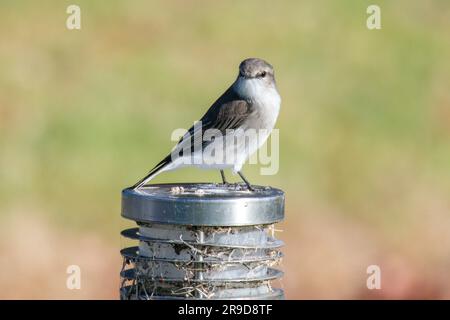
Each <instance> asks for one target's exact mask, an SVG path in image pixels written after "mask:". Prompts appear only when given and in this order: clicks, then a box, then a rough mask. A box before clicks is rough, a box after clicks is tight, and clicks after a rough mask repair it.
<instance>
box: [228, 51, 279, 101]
mask: <svg viewBox="0 0 450 320" xmlns="http://www.w3.org/2000/svg"><path fill="white" fill-rule="evenodd" d="M233 87H234V89H235V90H236V92H238V94H239V95H240V96H241V97H243V98H246V99H249V100H255V99H261V98H262V97H263V96H266V95H271V94H273V95H278V91H277V88H276V84H275V76H274V72H273V67H272V66H271V65H270V64H269V63H268V62H266V61H264V60H262V59H258V58H249V59H245V60H244V61H242V62H241V64H240V65H239V75H238V77H237V79H236V82H235V83H234V85H233Z"/></svg>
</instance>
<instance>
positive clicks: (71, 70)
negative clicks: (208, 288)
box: [0, 0, 450, 267]
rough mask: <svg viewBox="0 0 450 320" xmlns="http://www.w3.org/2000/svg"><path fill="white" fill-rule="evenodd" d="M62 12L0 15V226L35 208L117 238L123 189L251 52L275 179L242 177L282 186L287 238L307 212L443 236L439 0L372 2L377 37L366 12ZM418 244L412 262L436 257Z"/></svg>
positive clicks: (117, 7) (250, 4)
mask: <svg viewBox="0 0 450 320" xmlns="http://www.w3.org/2000/svg"><path fill="white" fill-rule="evenodd" d="M69 4H72V2H71V1H40V2H39V3H38V2H31V1H10V0H6V1H5V0H4V1H2V2H1V4H0V39H1V41H0V70H1V71H0V150H1V151H0V181H1V184H0V214H1V215H2V216H3V217H4V218H6V217H8V216H11V215H14V214H15V212H17V210H26V211H27V212H28V211H30V212H29V214H30V215H32V214H33V211H36V212H40V213H43V215H44V216H45V217H46V218H47V219H48V220H49V221H51V222H52V223H54V224H55V225H56V226H59V227H64V228H73V229H75V230H79V231H81V230H88V231H94V232H100V233H101V234H103V235H104V236H105V237H107V238H111V237H117V233H118V230H119V229H120V226H121V224H123V222H122V221H121V219H120V217H119V211H120V190H121V189H122V188H123V187H125V186H128V185H131V184H132V183H134V182H135V181H136V180H137V179H138V178H140V177H141V176H142V175H143V174H145V172H146V171H147V170H149V169H150V168H151V167H152V166H153V165H154V164H155V163H157V162H158V161H159V160H160V159H161V158H162V157H163V156H164V155H165V154H166V153H167V152H168V151H169V150H170V148H171V147H172V145H173V143H172V142H170V140H169V139H170V134H171V132H172V130H173V129H174V128H183V127H184V128H187V127H189V126H190V125H191V124H192V123H193V121H194V120H197V119H198V118H199V117H200V116H201V115H202V114H203V112H204V111H205V110H206V108H208V107H209V105H210V104H211V103H212V102H213V100H214V98H216V97H217V96H218V95H219V94H221V93H222V92H223V91H224V90H225V88H226V87H227V86H228V85H229V84H230V83H231V82H232V81H233V80H234V78H235V77H236V74H237V65H238V63H239V62H240V61H241V60H242V59H244V58H247V57H251V56H257V57H262V58H264V59H266V60H268V61H270V62H271V63H272V64H273V65H274V66H275V69H276V77H277V81H278V86H279V90H280V92H281V95H282V98H283V104H282V111H281V114H280V118H279V121H278V124H277V126H278V128H280V139H281V146H280V151H281V156H280V157H281V164H280V172H279V174H278V175H276V176H260V175H259V173H258V172H259V171H258V167H257V166H247V167H246V168H245V169H244V170H245V172H247V175H248V177H249V180H250V181H252V182H254V183H257V184H267V185H273V186H277V187H281V188H282V189H284V190H285V191H286V193H287V222H286V223H285V225H284V228H285V229H286V233H285V234H284V237H286V238H287V239H291V243H294V244H295V243H296V241H298V238H297V234H296V233H297V229H298V226H299V225H301V224H302V223H303V222H304V219H306V217H307V216H308V215H310V214H312V215H313V216H314V215H316V214H318V215H320V214H321V213H320V212H322V211H326V212H327V214H330V215H331V216H334V217H338V219H344V221H351V223H352V224H353V223H354V224H356V226H357V228H369V229H370V230H373V232H375V234H376V235H377V236H376V237H375V238H380V239H382V240H381V241H382V242H386V243H387V244H388V246H389V245H398V246H399V247H400V248H402V249H401V250H406V251H407V250H409V247H410V244H411V242H414V243H415V242H416V241H417V240H416V239H417V238H419V239H420V235H421V233H424V232H425V231H424V230H422V229H420V228H419V229H418V230H416V229H415V227H416V226H417V225H424V223H425V222H429V221H435V222H436V223H435V224H433V225H431V226H430V227H429V228H430V230H431V231H430V232H431V233H432V232H433V230H435V229H436V230H440V231H439V232H440V233H439V235H441V234H442V235H444V234H445V233H446V231H444V230H445V229H444V230H441V229H440V226H441V225H442V224H443V225H444V226H446V227H450V222H449V221H448V218H447V215H448V213H449V212H450V200H449V198H448V195H449V194H450V183H449V181H450V179H449V178H450V167H449V165H448V164H449V162H450V139H449V138H450V111H449V110H450V91H449V90H448V83H449V82H450V64H449V62H448V58H449V57H450V31H449V30H450V3H449V2H448V1H439V0H434V1H426V2H425V1H406V0H403V1H395V2H394V1H377V4H378V5H380V6H381V8H382V26H383V28H382V30H380V31H369V30H368V29H367V28H366V27H365V19H366V14H365V11H366V8H367V6H368V5H369V4H372V2H371V1H350V0H346V1H339V2H337V1H325V0H322V1H302V2H300V1H280V2H277V3H275V2H269V1H245V2H244V1H227V2H220V3H219V2H203V1H193V0H191V1H173V2H170V3H169V2H164V1H95V2H94V1H77V4H78V5H80V7H81V10H82V30H80V31H69V30H67V29H66V28H65V19H66V17H67V15H66V13H65V10H66V7H67V6H68V5H69ZM157 181H158V182H167V181H219V175H218V173H217V172H206V171H201V172H198V171H197V170H195V169H183V170H181V171H177V172H175V173H167V174H164V175H161V176H159V177H158V179H157ZM155 182H156V180H155ZM302 219H303V220H302ZM347 219H348V220H347ZM319 227H320V226H319ZM427 232H428V231H427ZM426 234H427V235H428V233H426ZM427 235H424V236H423V237H424V239H425V238H426V239H428V238H427V237H428V236H427ZM426 239H425V240H424V243H422V245H421V246H418V247H417V248H418V249H417V250H418V251H417V255H420V254H425V253H426V252H430V251H433V248H430V247H429V246H432V245H434V242H433V241H431V240H426ZM417 242H420V241H417ZM288 243H289V241H288ZM443 252H444V251H439V250H438V251H437V253H436V256H437V258H436V259H437V263H438V264H440V265H441V266H443V265H445V266H448V265H447V264H448V263H449V261H448V258H447V257H445V256H443V254H444V253H443ZM433 261H435V260H433ZM435 262H436V261H435ZM287 263H289V261H288V262H287ZM299 263H301V262H299ZM288 267H289V266H288Z"/></svg>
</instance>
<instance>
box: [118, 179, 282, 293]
mask: <svg viewBox="0 0 450 320" xmlns="http://www.w3.org/2000/svg"><path fill="white" fill-rule="evenodd" d="M122 216H123V217H124V218H127V219H131V220H133V221H135V222H136V223H137V225H138V227H137V228H131V229H127V230H124V231H122V235H123V236H124V237H127V238H131V239H135V240H138V241H139V246H137V247H129V248H125V249H123V250H122V251H121V253H122V256H123V258H124V266H123V269H122V271H121V277H122V286H121V289H120V297H121V299H283V298H284V293H283V291H282V290H281V289H274V288H272V285H271V282H272V281H273V280H275V279H278V278H280V277H281V276H282V272H281V271H279V270H278V269H276V268H274V267H275V266H276V265H278V264H279V263H280V261H281V258H282V253H281V251H280V248H281V247H282V245H283V243H282V242H281V241H280V240H277V239H275V238H274V237H273V235H272V234H271V233H270V232H269V231H270V229H271V228H272V227H273V225H274V224H275V223H277V222H279V221H281V220H283V218H284V193H283V192H282V191H281V190H279V189H275V188H271V187H256V191H255V192H251V191H247V190H246V189H245V187H242V185H236V184H229V185H223V184H160V185H152V186H150V187H146V188H143V189H139V190H131V189H125V190H123V192H122Z"/></svg>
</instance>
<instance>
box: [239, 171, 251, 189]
mask: <svg viewBox="0 0 450 320" xmlns="http://www.w3.org/2000/svg"><path fill="white" fill-rule="evenodd" d="M237 173H238V174H239V176H240V177H241V179H242V180H244V182H245V184H246V185H247V188H248V190H250V191H255V189H253V187H252V185H251V184H250V182H248V180H247V179H245V177H244V175H243V174H242V172H240V171H238V172H237Z"/></svg>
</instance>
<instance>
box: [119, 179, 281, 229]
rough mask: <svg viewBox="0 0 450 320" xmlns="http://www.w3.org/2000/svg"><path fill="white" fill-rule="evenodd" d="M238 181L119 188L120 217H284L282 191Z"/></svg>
mask: <svg viewBox="0 0 450 320" xmlns="http://www.w3.org/2000/svg"><path fill="white" fill-rule="evenodd" d="M254 188H255V191H248V190H247V189H246V187H245V186H244V185H240V184H226V185H224V184H214V183H182V184H155V185H151V186H148V187H143V188H140V189H137V190H133V189H129V188H128V189H124V190H123V191H122V216H123V217H124V218H127V219H131V220H134V221H137V222H144V223H168V224H179V225H192V226H221V227H223V226H230V227H232V226H249V225H262V224H272V223H276V222H278V221H281V220H283V219H284V192H283V191H281V190H279V189H276V188H272V187H263V186H254Z"/></svg>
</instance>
